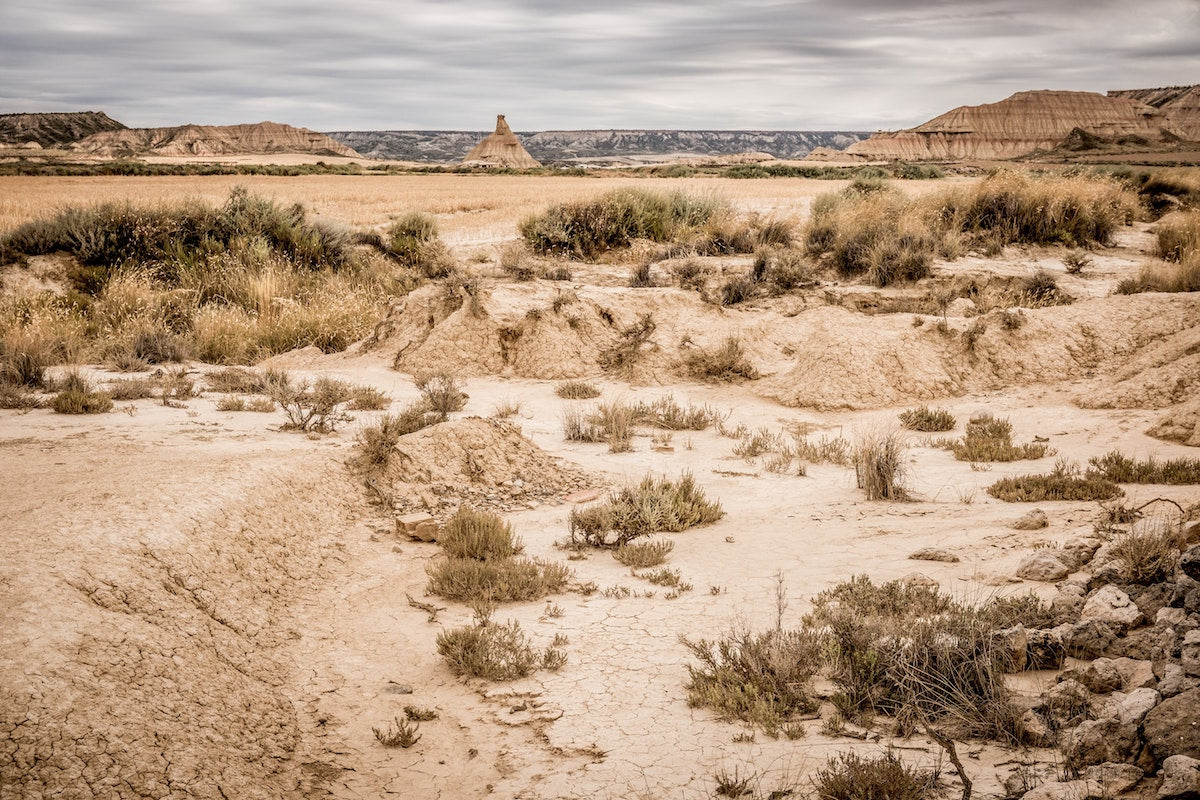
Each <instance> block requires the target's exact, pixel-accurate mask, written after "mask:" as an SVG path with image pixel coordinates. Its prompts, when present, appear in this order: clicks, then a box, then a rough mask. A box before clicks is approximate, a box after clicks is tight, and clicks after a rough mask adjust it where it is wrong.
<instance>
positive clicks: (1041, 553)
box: [1017, 550, 1071, 583]
mask: <svg viewBox="0 0 1200 800" xmlns="http://www.w3.org/2000/svg"><path fill="white" fill-rule="evenodd" d="M1070 572H1071V571H1070V570H1069V569H1067V565H1066V564H1064V563H1062V562H1061V561H1059V560H1058V557H1057V556H1055V555H1054V554H1053V553H1051V552H1049V551H1048V550H1038V551H1036V552H1033V553H1030V554H1029V555H1027V556H1025V558H1023V559H1021V563H1020V564H1018V565H1017V577H1018V578H1024V579H1025V580H1028V581H1044V582H1047V583H1050V582H1053V581H1059V580H1062V579H1063V578H1065V577H1067V575H1069V574H1070Z"/></svg>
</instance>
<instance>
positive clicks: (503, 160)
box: [462, 114, 541, 169]
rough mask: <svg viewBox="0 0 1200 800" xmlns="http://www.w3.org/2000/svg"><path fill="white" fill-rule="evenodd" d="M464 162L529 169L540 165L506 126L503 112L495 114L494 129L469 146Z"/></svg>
mask: <svg viewBox="0 0 1200 800" xmlns="http://www.w3.org/2000/svg"><path fill="white" fill-rule="evenodd" d="M462 163H464V164H485V165H487V166H492V167H512V168H514V169H530V168H532V167H540V166H541V164H540V163H538V162H537V161H536V160H535V159H534V157H533V156H531V155H529V153H528V152H526V150H525V148H524V147H522V146H521V142H520V140H519V139H517V135H516V134H515V133H513V132H512V128H510V127H508V123H507V122H506V121H505V119H504V115H503V114H497V115H496V130H495V131H494V132H493V133H491V134H490V135H488V136H485V137H484V138H483V141H481V142H480V143H479V144H477V145H475V146H474V147H472V148H471V152H469V153H467V157H466V158H464V159H463V160H462Z"/></svg>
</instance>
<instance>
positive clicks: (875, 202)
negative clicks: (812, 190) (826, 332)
mask: <svg viewBox="0 0 1200 800" xmlns="http://www.w3.org/2000/svg"><path fill="white" fill-rule="evenodd" d="M916 203H917V201H915V200H912V199H909V198H908V197H906V196H904V195H902V194H900V193H898V192H895V191H891V190H886V189H879V190H872V191H868V192H864V191H862V190H861V189H856V188H855V187H853V186H851V187H850V188H848V189H847V190H845V191H843V192H841V193H837V194H829V195H822V196H821V197H818V198H817V199H816V200H815V201H814V202H813V207H812V216H811V219H810V221H809V225H808V228H807V231H806V234H805V247H806V249H807V251H808V253H809V254H810V255H813V256H821V255H823V254H826V253H828V254H830V260H831V263H832V265H833V266H834V267H835V268H836V269H837V270H838V272H839V273H840V274H841V275H843V276H846V277H850V276H855V275H866V277H867V279H868V280H870V281H871V282H872V283H874V284H875V285H876V286H887V285H889V284H892V283H896V282H900V281H910V280H918V279H920V278H924V277H925V276H927V275H928V274H929V268H930V266H931V265H932V263H933V254H934V253H935V252H936V250H937V244H938V242H937V239H936V238H935V236H934V234H933V232H932V230H931V229H930V227H929V225H928V224H927V223H926V222H925V221H924V220H923V219H922V212H921V211H920V209H919V208H918V207H917V204H916Z"/></svg>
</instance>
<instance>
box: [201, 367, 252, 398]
mask: <svg viewBox="0 0 1200 800" xmlns="http://www.w3.org/2000/svg"><path fill="white" fill-rule="evenodd" d="M204 383H205V385H207V386H208V388H209V389H211V390H212V391H214V392H222V393H225V394H263V393H264V392H265V391H266V389H267V380H266V378H265V377H264V376H263V375H262V373H260V372H257V371H256V370H252V369H246V368H245V367H225V368H224V369H218V370H213V371H212V372H208V373H205V375H204Z"/></svg>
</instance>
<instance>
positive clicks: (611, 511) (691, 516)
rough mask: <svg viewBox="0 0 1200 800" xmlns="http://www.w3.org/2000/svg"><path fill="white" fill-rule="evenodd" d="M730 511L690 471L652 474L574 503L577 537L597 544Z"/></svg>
mask: <svg viewBox="0 0 1200 800" xmlns="http://www.w3.org/2000/svg"><path fill="white" fill-rule="evenodd" d="M723 516H725V512H724V511H723V510H722V509H721V504H720V503H718V502H716V501H711V500H708V499H707V498H706V497H705V495H704V490H703V489H701V488H700V487H699V486H697V485H696V481H695V479H694V478H693V477H692V476H691V474H690V473H684V474H683V475H682V476H680V478H679V480H677V481H672V480H670V479H669V478H665V477H664V478H657V479H656V478H655V477H654V476H652V475H647V476H646V477H645V478H643V479H642V482H641V483H639V484H637V485H636V486H626V487H624V488H622V489H619V490H617V491H616V492H613V493H612V494H610V495H609V497H608V499H607V500H606V501H605V502H603V503H600V504H598V505H594V506H590V507H587V508H583V509H574V510H572V511H571V515H570V517H569V518H568V525H569V528H570V534H571V541H572V542H576V543H581V544H587V545H590V546H593V547H619V546H620V545H623V544H628V543H629V542H630V541H632V540H634V539H637V538H639V537H642V536H649V535H651V534H654V533H661V532H673V533H677V532H679V531H684V530H687V529H688V528H690V527H692V526H694V525H706V524H708V523H710V522H716V521H717V520H719V519H720V518H721V517H723Z"/></svg>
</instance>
